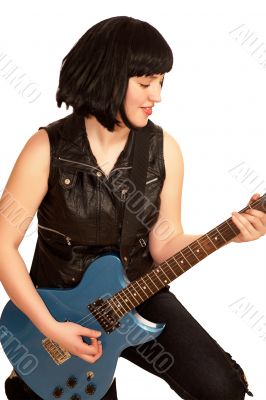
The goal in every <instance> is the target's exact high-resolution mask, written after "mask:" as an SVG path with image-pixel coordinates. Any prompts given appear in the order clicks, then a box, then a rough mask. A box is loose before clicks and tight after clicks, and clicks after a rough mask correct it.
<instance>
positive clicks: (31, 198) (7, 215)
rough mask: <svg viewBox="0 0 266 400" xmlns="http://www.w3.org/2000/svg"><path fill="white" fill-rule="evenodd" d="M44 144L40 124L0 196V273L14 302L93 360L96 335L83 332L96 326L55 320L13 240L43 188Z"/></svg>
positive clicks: (20, 235) (27, 222)
mask: <svg viewBox="0 0 266 400" xmlns="http://www.w3.org/2000/svg"><path fill="white" fill-rule="evenodd" d="M49 168H50V145H49V139H48V135H47V132H46V131H45V130H44V129H41V130H39V131H38V132H36V133H35V134H34V135H33V136H32V137H31V138H30V139H29V140H28V142H27V143H26V144H25V146H24V148H23V149H22V151H21V153H20V155H19V157H18V159H17V161H16V163H15V165H14V167H13V170H12V172H11V175H10V177H9V179H8V182H7V184H6V187H5V190H4V192H3V195H2V198H1V200H0V279H1V282H2V284H3V286H4V288H5V290H6V292H7V294H8V296H9V297H10V299H11V300H12V301H13V302H14V304H16V306H17V307H18V308H19V309H20V310H21V311H23V312H24V313H25V314H26V315H27V316H28V318H30V320H31V321H32V322H33V323H34V324H35V325H36V327H37V328H38V329H39V330H40V331H41V332H42V333H43V334H44V335H45V336H49V337H50V338H52V339H53V340H55V341H57V342H58V343H59V344H61V345H62V346H63V347H65V348H66V349H68V350H69V351H70V352H71V353H72V354H75V355H78V356H79V357H81V358H83V359H84V360H85V361H88V362H94V361H96V359H97V358H99V357H100V355H101V346H100V344H98V342H97V340H96V339H93V340H92V345H91V346H88V345H87V344H85V343H84V342H83V341H82V337H81V336H82V335H83V336H89V337H90V338H92V337H94V338H95V337H98V336H99V334H98V332H96V331H93V330H91V329H87V328H84V327H81V326H80V325H77V324H72V323H59V322H57V321H56V320H55V319H54V318H53V316H52V315H51V314H50V312H49V311H48V309H47V307H46V305H45V303H44V302H43V300H42V299H41V297H40V296H39V294H38V292H37V290H36V289H35V287H34V285H33V283H32V280H31V278H30V275H29V273H28V270H27V268H26V265H25V263H24V261H23V259H22V257H21V255H20V253H19V251H18V249H19V245H20V243H21V241H22V239H23V237H24V235H25V232H26V230H27V228H28V227H29V225H30V222H31V221H32V219H33V217H34V215H35V213H36V211H37V209H38V207H39V205H40V203H41V201H42V199H43V198H44V196H45V194H46V192H47V189H48V175H49Z"/></svg>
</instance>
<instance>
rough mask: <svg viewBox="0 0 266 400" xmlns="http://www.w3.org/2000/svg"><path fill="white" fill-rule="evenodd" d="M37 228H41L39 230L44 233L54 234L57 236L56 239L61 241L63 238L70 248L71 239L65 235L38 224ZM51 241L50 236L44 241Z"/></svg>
mask: <svg viewBox="0 0 266 400" xmlns="http://www.w3.org/2000/svg"><path fill="white" fill-rule="evenodd" d="M38 228H41V229H43V230H45V231H50V232H51V233H55V234H56V235H57V237H60V238H62V239H63V238H64V240H65V241H66V243H67V244H68V246H71V237H70V236H68V235H66V234H65V233H62V232H59V231H57V230H56V229H52V228H48V227H47V226H43V225H40V224H38ZM51 239H52V237H51V234H50V235H49V237H48V238H46V240H48V241H49V240H51Z"/></svg>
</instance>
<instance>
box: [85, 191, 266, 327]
mask: <svg viewBox="0 0 266 400" xmlns="http://www.w3.org/2000/svg"><path fill="white" fill-rule="evenodd" d="M260 201H261V198H260V199H259V200H257V201H255V202H254V203H253V204H252V205H253V206H254V205H255V204H256V203H259V202H260ZM250 208H251V207H250ZM228 221H230V219H229V220H227V221H224V222H223V223H222V224H220V225H218V226H217V227H216V228H214V229H213V230H211V231H210V232H208V235H209V236H210V235H212V234H215V235H217V234H216V233H215V231H216V230H217V229H218V227H219V226H222V228H223V230H222V231H221V232H222V233H224V234H225V232H229V229H228V226H227V225H225V223H226V222H228ZM224 225H225V226H224ZM224 227H225V230H224ZM230 231H232V228H231V227H230ZM234 233H235V232H234ZM206 235H207V234H205V235H203V236H206ZM206 239H208V238H206ZM198 240H199V239H198ZM208 242H210V240H209V239H208ZM211 243H212V241H211ZM225 243H226V242H225ZM202 244H203V241H202ZM190 245H192V243H191V244H190ZM213 245H214V244H213ZM214 247H215V249H217V248H216V246H215V245H214ZM181 252H182V251H181ZM182 253H183V254H185V253H184V251H183V252H182ZM192 253H193V252H192ZM189 254H191V251H189ZM172 258H177V257H175V256H174V257H172ZM196 258H197V259H198V257H196ZM198 261H201V260H199V259H198ZM164 263H166V264H167V266H166V267H165V270H164V271H162V272H163V273H164V272H166V269H167V270H168V271H169V270H170V269H171V267H172V266H173V265H176V264H177V263H176V262H174V263H173V265H171V263H170V262H166V261H164V262H163V263H162V264H164ZM169 266H170V268H169ZM157 268H158V267H157ZM182 271H183V272H186V271H184V270H183V269H182ZM151 272H152V273H154V271H151ZM172 272H173V271H172ZM166 273H167V272H166ZM174 275H176V274H175V273H174ZM166 276H167V275H166ZM148 277H149V278H150V276H148ZM155 278H157V279H158V276H157V275H155ZM167 278H168V276H167ZM140 279H142V278H140ZM168 279H169V278H168ZM159 280H160V278H159ZM161 282H162V281H161ZM135 283H137V284H138V280H136V281H135ZM152 283H153V284H154V282H152ZM162 283H163V282H162ZM138 285H139V284H138ZM154 285H155V284H154ZM139 286H140V285H139ZM155 286H156V285H155ZM128 289H129V288H124V293H125V292H126V290H128ZM150 290H151V289H150ZM144 293H145V292H144ZM125 294H126V293H125ZM116 295H119V292H117V293H116ZM145 295H146V293H145ZM120 296H121V295H120ZM126 297H127V296H126ZM139 297H140V298H141V296H140V295H139ZM108 300H109V301H110V300H112V298H109V299H108ZM122 300H124V299H122ZM130 302H131V301H130ZM131 303H132V302H131ZM132 304H133V306H134V303H132ZM101 308H103V307H100V308H99V309H98V310H97V312H96V313H95V316H97V314H98V315H101V311H102V310H101ZM111 308H112V306H111ZM111 308H110V309H109V311H110V310H111ZM123 308H124V307H123ZM133 308H134V307H133ZM109 311H108V310H107V311H106V313H108V312H109ZM128 311H130V310H128ZM116 314H117V313H116ZM95 316H93V317H92V318H91V319H95ZM117 316H118V317H120V318H121V317H122V316H123V313H122V315H121V316H119V314H117ZM89 321H90V316H85V317H83V318H82V319H81V320H80V321H79V322H83V323H85V322H86V323H87V322H89Z"/></svg>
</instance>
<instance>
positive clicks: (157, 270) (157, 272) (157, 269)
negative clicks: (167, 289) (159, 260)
mask: <svg viewBox="0 0 266 400" xmlns="http://www.w3.org/2000/svg"><path fill="white" fill-rule="evenodd" d="M154 272H155V273H156V276H157V277H158V279H159V281H160V282H161V283H162V285H163V286H164V283H163V281H162V280H161V278H160V275H159V273H160V268H156V269H155V270H154Z"/></svg>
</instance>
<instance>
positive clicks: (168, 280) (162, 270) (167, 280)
mask: <svg viewBox="0 0 266 400" xmlns="http://www.w3.org/2000/svg"><path fill="white" fill-rule="evenodd" d="M160 269H161V272H162V273H163V274H164V276H165V277H166V280H164V283H166V284H167V283H170V282H171V279H169V277H168V276H167V275H166V272H165V270H164V269H163V268H160Z"/></svg>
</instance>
